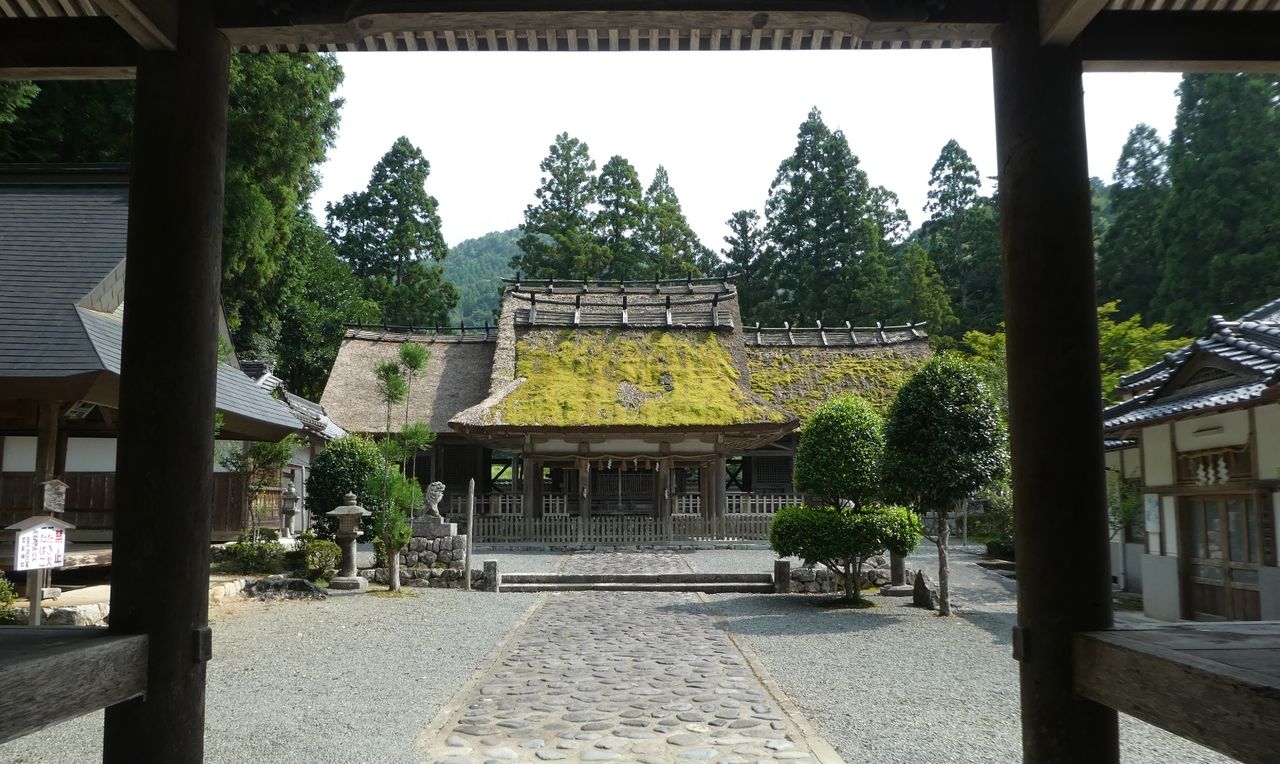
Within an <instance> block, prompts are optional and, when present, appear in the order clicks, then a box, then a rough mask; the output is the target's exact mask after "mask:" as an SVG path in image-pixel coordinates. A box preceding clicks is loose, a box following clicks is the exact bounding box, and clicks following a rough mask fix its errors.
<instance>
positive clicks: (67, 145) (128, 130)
mask: <svg viewBox="0 0 1280 764" xmlns="http://www.w3.org/2000/svg"><path fill="white" fill-rule="evenodd" d="M15 84H16V83H15ZM15 84H10V85H8V86H7V87H8V93H9V95H8V101H9V105H10V108H9V109H8V110H6V109H5V107H4V106H3V105H2V104H0V117H7V118H8V119H7V124H6V120H5V119H0V124H4V125H5V127H4V129H2V130H0V162H29V163H34V164H49V163H56V162H68V163H80V162H127V161H129V157H130V155H131V149H132V147H133V81H132V80H83V81H77V80H51V81H48V82H43V83H41V84H40V85H39V86H38V88H37V87H35V86H30V87H15ZM22 84H24V85H29V84H30V83H22ZM0 87H5V86H4V85H0ZM0 100H4V96H0ZM24 103H25V104H26V106H25V108H23V104H24Z"/></svg>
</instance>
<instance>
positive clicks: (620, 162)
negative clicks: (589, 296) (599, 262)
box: [592, 155, 648, 279]
mask: <svg viewBox="0 0 1280 764" xmlns="http://www.w3.org/2000/svg"><path fill="white" fill-rule="evenodd" d="M596 190H597V199H598V201H599V204H600V210H599V211H598V212H597V213H596V215H595V230H596V236H597V237H599V241H600V246H602V247H603V248H604V249H605V253H606V254H605V255H604V256H603V261H604V263H605V265H606V270H605V271H603V272H601V273H597V274H592V275H594V276H599V277H601V278H617V279H621V278H639V277H640V276H642V275H643V274H644V272H645V270H646V268H645V263H644V252H643V250H642V246H641V242H640V239H639V235H640V227H641V226H642V225H644V222H645V219H646V213H647V211H648V207H647V205H646V204H645V199H644V187H643V186H641V185H640V176H639V175H638V174H636V168H634V167H632V166H631V163H630V162H628V161H627V160H626V159H624V158H622V157H620V156H616V155H615V156H613V157H611V158H610V159H609V161H608V162H605V165H604V167H603V168H602V169H601V170H600V177H599V179H598V180H597V183H596Z"/></svg>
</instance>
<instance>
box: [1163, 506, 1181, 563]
mask: <svg viewBox="0 0 1280 764" xmlns="http://www.w3.org/2000/svg"><path fill="white" fill-rule="evenodd" d="M1177 501H1178V500H1177V499H1175V498H1174V497H1172V496H1162V497H1160V515H1161V517H1160V525H1161V526H1162V531H1163V532H1164V553H1165V556H1166V557H1177V556H1178V515H1177Z"/></svg>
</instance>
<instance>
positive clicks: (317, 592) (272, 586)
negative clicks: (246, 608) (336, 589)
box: [249, 578, 328, 600]
mask: <svg viewBox="0 0 1280 764" xmlns="http://www.w3.org/2000/svg"><path fill="white" fill-rule="evenodd" d="M249 594H250V596H253V597H257V598H258V599H287V600H322V599H325V598H326V597H327V596H328V595H327V594H325V592H324V589H321V588H320V587H318V586H316V585H315V584H313V583H311V582H310V581H308V580H307V579H305V578H264V579H262V580H261V581H258V582H257V583H255V584H254V585H253V586H252V587H251V588H250V589H249Z"/></svg>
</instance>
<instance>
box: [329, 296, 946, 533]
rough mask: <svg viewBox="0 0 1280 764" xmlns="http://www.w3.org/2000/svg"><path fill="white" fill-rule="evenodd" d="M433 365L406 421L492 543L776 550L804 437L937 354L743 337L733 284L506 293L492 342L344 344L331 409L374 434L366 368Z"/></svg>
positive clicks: (865, 342)
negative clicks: (405, 357)
mask: <svg viewBox="0 0 1280 764" xmlns="http://www.w3.org/2000/svg"><path fill="white" fill-rule="evenodd" d="M403 342H417V343H420V344H422V345H423V346H424V347H426V348H427V349H428V351H429V352H430V354H431V355H430V358H429V360H428V364H427V367H426V369H425V371H424V373H423V374H422V376H421V378H419V379H416V380H414V382H413V385H412V388H411V391H410V396H409V401H408V405H407V407H405V408H404V409H400V408H399V407H397V409H396V410H395V411H394V412H393V415H392V420H393V429H395V428H398V427H399V423H400V422H402V421H403V418H404V416H406V415H407V416H408V418H409V419H410V420H411V421H421V422H426V423H428V424H429V426H430V427H431V428H432V429H433V431H435V432H437V433H439V435H438V440H437V442H436V444H435V445H434V446H433V448H432V450H431V452H430V453H429V454H424V455H423V456H422V457H421V458H420V459H419V460H418V464H417V465H416V466H417V470H416V474H417V475H418V477H419V479H420V480H421V481H422V482H424V483H425V482H427V481H429V480H440V481H441V482H443V483H445V485H446V491H447V494H446V498H445V504H444V507H446V508H447V511H448V512H449V513H450V514H451V515H452V517H453V519H462V518H463V517H464V516H465V506H464V502H465V497H466V491H467V483H468V481H469V480H472V479H474V480H475V481H476V492H477V512H478V514H479V519H478V521H477V528H476V537H477V538H478V539H479V540H482V541H490V542H492V541H540V542H563V543H579V542H583V543H603V542H606V541H644V542H655V541H664V540H676V539H706V538H753V539H763V538H767V534H768V526H769V522H770V521H771V520H772V516H773V513H774V512H776V511H777V510H778V509H779V508H781V507H783V506H785V505H787V504H793V503H797V502H799V501H801V500H803V497H802V496H801V495H800V492H799V491H797V490H796V489H795V487H794V486H793V484H792V464H793V457H794V451H795V432H796V428H797V426H798V425H799V424H800V423H801V422H802V420H803V419H804V418H807V417H808V415H809V414H810V413H812V411H813V409H814V408H816V407H817V406H818V405H819V404H820V403H822V402H823V401H825V400H828V399H830V398H832V397H834V396H836V395H838V394H841V393H845V392H850V391H855V392H857V393H859V394H861V395H864V396H865V397H868V398H869V399H871V400H873V401H875V402H876V403H878V404H879V405H880V406H881V407H882V408H883V407H885V406H887V405H888V402H889V400H891V398H892V396H893V394H894V392H895V391H896V389H897V387H898V385H900V384H901V383H902V382H903V381H905V379H906V378H907V377H908V376H909V375H910V374H911V372H912V371H913V370H914V369H915V368H916V367H917V366H918V365H919V364H920V363H922V362H923V360H924V359H925V358H927V357H928V355H929V343H928V337H927V336H926V335H925V334H924V333H923V332H922V331H920V328H919V327H918V326H900V327H884V326H875V327H866V328H863V327H851V326H849V325H847V324H846V325H844V326H843V327H841V328H840V329H839V330H838V331H837V330H828V329H824V328H823V327H821V326H815V327H807V328H803V329H801V328H794V327H791V326H789V325H788V326H786V327H782V328H778V329H767V328H761V327H758V326H757V327H754V328H752V329H749V330H747V331H745V332H744V331H743V329H742V326H741V318H740V316H739V311H738V299H737V289H736V286H735V285H734V283H733V280H732V279H726V280H716V279H701V280H697V281H694V280H692V279H681V280H674V281H663V282H658V283H654V282H644V283H637V282H625V283H624V282H612V283H599V282H593V283H591V284H586V283H582V282H563V281H559V282H554V283H553V282H546V281H529V280H525V281H523V282H518V283H508V284H507V287H506V289H505V291H504V295H503V301H502V310H501V315H500V318H499V319H498V322H497V326H496V327H493V328H490V327H487V326H486V327H485V328H483V329H466V328H465V327H462V328H454V329H449V330H446V331H443V332H441V331H433V332H413V331H407V330H406V331H390V330H381V331H370V330H368V329H352V330H350V331H348V332H347V336H346V338H345V339H344V341H343V344H342V346H341V348H340V350H339V352H338V357H337V359H336V361H335V363H334V368H333V371H332V372H331V374H330V377H329V382H328V385H327V386H326V388H325V392H324V395H323V396H322V403H323V404H324V405H325V406H326V407H327V408H328V410H329V411H331V412H332V413H333V416H334V417H335V419H336V420H337V421H338V422H340V423H341V424H342V425H343V426H344V427H345V428H347V429H348V430H350V431H353V432H360V433H364V434H368V435H372V436H375V437H377V436H379V435H380V433H382V432H383V430H384V429H385V427H386V412H385V408H384V406H383V405H382V404H381V403H380V402H379V400H378V397H377V394H376V391H375V389H374V388H375V377H374V374H373V367H374V364H375V363H376V362H377V361H380V360H387V359H394V358H395V357H396V356H397V354H398V351H399V346H400V344H401V343H403Z"/></svg>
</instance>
